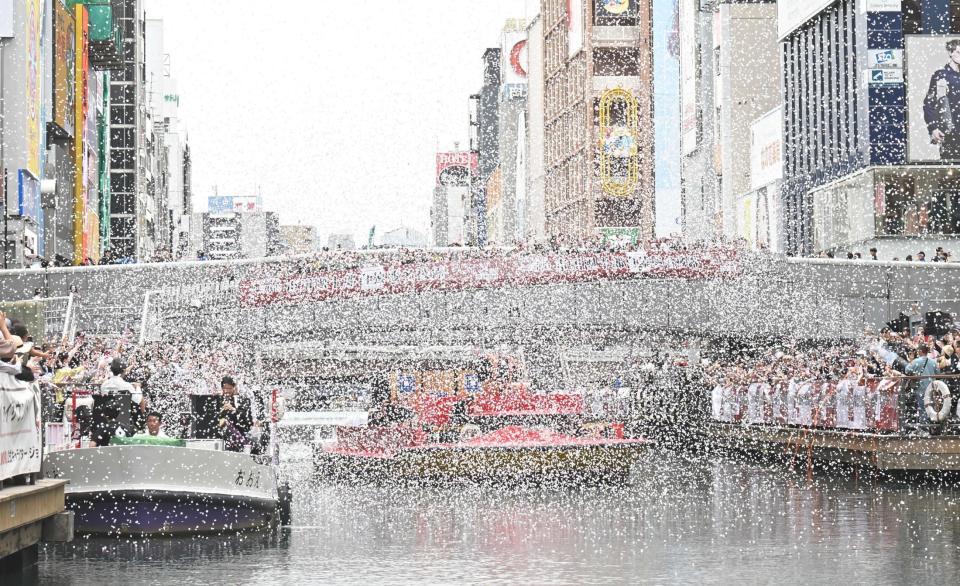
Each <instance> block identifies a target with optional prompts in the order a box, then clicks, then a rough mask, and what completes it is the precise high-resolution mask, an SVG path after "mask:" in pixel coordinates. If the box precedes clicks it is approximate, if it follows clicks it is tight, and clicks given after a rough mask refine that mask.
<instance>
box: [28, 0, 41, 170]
mask: <svg viewBox="0 0 960 586" xmlns="http://www.w3.org/2000/svg"><path fill="white" fill-rule="evenodd" d="M25 24H26V27H25V28H26V30H25V31H24V32H25V35H24V42H25V43H26V45H25V46H26V48H27V61H26V64H25V67H26V72H25V73H26V83H25V84H24V86H23V87H24V88H25V89H26V95H25V98H26V100H27V102H26V120H25V122H26V134H25V136H26V143H27V169H29V170H30V172H31V173H33V174H34V175H35V176H38V177H39V176H40V141H41V137H40V126H41V120H40V118H41V115H40V107H41V104H42V101H41V99H40V90H41V88H42V87H43V80H42V74H43V47H42V45H41V38H42V32H43V5H42V2H41V0H26V21H25Z"/></svg>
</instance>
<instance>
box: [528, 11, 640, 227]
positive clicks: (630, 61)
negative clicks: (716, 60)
mask: <svg viewBox="0 0 960 586" xmlns="http://www.w3.org/2000/svg"><path fill="white" fill-rule="evenodd" d="M540 16H541V18H542V20H543V43H544V79H545V90H544V96H545V98H544V151H545V169H546V188H545V206H544V207H545V224H546V233H547V235H548V237H552V238H561V239H562V238H570V239H580V238H589V237H593V236H594V235H595V234H596V232H597V230H598V229H601V228H604V227H625V226H632V227H638V228H640V231H641V232H642V234H643V236H644V237H650V236H652V235H653V231H654V214H655V210H654V177H653V173H654V171H653V169H654V159H653V156H654V152H653V144H654V137H653V96H652V85H653V84H652V77H653V71H652V68H653V66H652V51H651V47H652V42H651V35H652V30H651V29H652V27H651V4H650V2H649V0H629V1H627V2H620V3H608V2H603V1H600V0H595V1H586V0H570V1H567V0H544V1H543V3H542V4H541V13H540Z"/></svg>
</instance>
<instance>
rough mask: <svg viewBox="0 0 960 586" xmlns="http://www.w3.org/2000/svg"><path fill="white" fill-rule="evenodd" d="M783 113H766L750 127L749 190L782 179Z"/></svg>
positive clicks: (773, 111) (778, 111) (779, 111)
mask: <svg viewBox="0 0 960 586" xmlns="http://www.w3.org/2000/svg"><path fill="white" fill-rule="evenodd" d="M782 116H783V112H782V110H781V109H780V108H777V109H776V110H772V111H771V112H768V113H767V114H765V115H764V116H762V117H761V118H759V119H757V121H756V122H754V123H753V124H752V125H751V126H750V189H751V190H753V191H756V190H757V189H760V188H761V187H763V186H765V185H769V184H771V183H773V182H774V181H777V180H779V179H782V178H783V118H782Z"/></svg>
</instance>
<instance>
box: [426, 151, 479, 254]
mask: <svg viewBox="0 0 960 586" xmlns="http://www.w3.org/2000/svg"><path fill="white" fill-rule="evenodd" d="M478 168H479V166H478V157H477V154H476V153H473V152H469V151H452V152H444V153H437V157H436V174H435V182H434V188H433V204H432V205H431V207H430V230H431V234H430V236H431V242H432V243H433V245H434V246H451V245H458V246H460V245H463V244H465V243H466V242H467V241H468V226H469V225H470V219H471V215H472V213H471V211H472V203H471V201H472V198H471V189H470V185H471V180H472V177H473V176H474V175H476V174H477V172H478Z"/></svg>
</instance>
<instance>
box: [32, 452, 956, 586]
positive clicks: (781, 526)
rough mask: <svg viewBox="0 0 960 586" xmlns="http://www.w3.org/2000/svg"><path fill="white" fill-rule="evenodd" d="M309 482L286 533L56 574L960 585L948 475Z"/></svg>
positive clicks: (96, 559) (170, 579)
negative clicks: (545, 484)
mask: <svg viewBox="0 0 960 586" xmlns="http://www.w3.org/2000/svg"><path fill="white" fill-rule="evenodd" d="M301 472H302V471H301ZM297 487H298V490H297V495H296V498H297V502H296V504H295V510H294V525H293V526H292V527H290V528H285V529H283V530H281V532H280V533H279V534H277V535H259V534H245V535H234V536H229V537H219V538H194V539H152V540H133V541H118V540H109V539H82V540H79V541H77V542H75V543H74V544H72V545H68V546H54V547H47V548H46V549H45V550H44V551H43V552H42V560H41V566H40V575H41V580H42V583H45V584H74V585H81V584H124V585H128V584H133V583H150V584H181V585H182V584H281V583H288V584H294V583H296V584H300V583H331V582H336V583H348V582H360V581H364V582H390V583H397V582H431V583H436V582H445V583H449V582H478V581H494V582H501V583H516V582H521V581H522V582H528V583H529V582H535V583H540V584H546V583H588V584H601V583H602V584H609V583H627V582H630V583H637V582H648V583H663V582H693V581H697V582H708V583H729V582H730V581H731V580H734V579H737V580H740V581H746V582H771V581H775V582H779V583H823V582H827V581H836V580H838V579H839V580H844V581H848V582H855V583H863V582H871V583H876V584H886V583H920V582H923V583H951V584H956V583H960V557H958V554H960V490H958V488H956V487H955V486H947V487H944V486H938V485H937V484H935V483H918V482H916V481H913V482H903V481H891V480H887V481H882V482H881V481H855V480H853V479H850V478H846V477H844V476H843V475H833V476H821V477H818V478H815V479H814V481H813V482H812V483H811V482H808V481H807V480H805V479H804V478H803V476H802V475H799V474H795V473H790V472H788V471H786V470H785V469H784V468H783V467H782V466H774V465H770V466H766V465H757V464H750V463H743V462H739V461H735V460H732V459H727V458H716V457H684V456H677V455H673V454H657V453H651V454H649V455H648V456H646V457H645V459H644V460H643V461H641V462H640V463H639V464H638V466H637V468H636V470H635V471H634V479H633V484H632V485H631V486H630V487H626V488H609V487H608V488H583V489H571V490H534V489H510V490H502V491H498V490H491V489H480V488H476V487H446V488H399V489H398V488H392V489H388V488H374V487H337V486H326V485H317V484H312V483H309V482H306V481H303V482H300V483H298V484H297Z"/></svg>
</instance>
